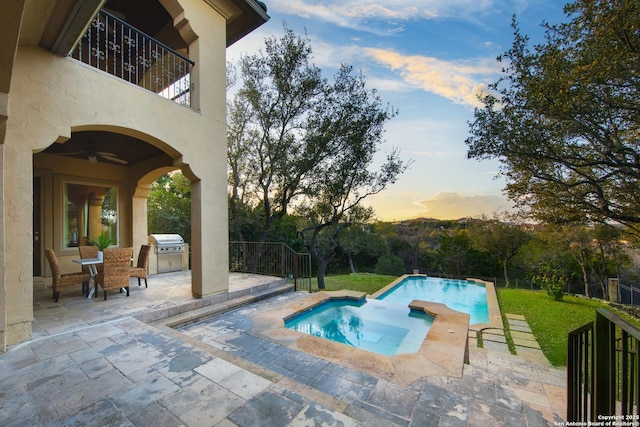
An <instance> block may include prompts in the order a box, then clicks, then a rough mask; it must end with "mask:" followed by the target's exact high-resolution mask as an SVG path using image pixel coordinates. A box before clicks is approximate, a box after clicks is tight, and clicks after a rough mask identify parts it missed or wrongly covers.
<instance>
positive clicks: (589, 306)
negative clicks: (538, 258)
mask: <svg viewBox="0 0 640 427" xmlns="http://www.w3.org/2000/svg"><path fill="white" fill-rule="evenodd" d="M497 292H498V301H499V302H500V310H501V311H502V314H503V315H504V314H507V313H509V314H521V315H523V316H524V317H525V319H527V322H528V323H529V326H531V330H532V331H533V334H534V335H535V337H536V340H537V341H538V344H540V347H541V348H542V351H543V352H544V354H545V356H546V357H547V359H549V362H551V364H553V365H555V366H564V365H566V363H567V334H568V333H569V332H571V331H573V330H574V329H576V328H578V327H580V326H582V325H584V324H587V323H589V322H593V320H594V319H595V311H596V309H597V308H600V307H608V305H606V304H604V303H602V302H600V301H597V300H589V299H586V298H578V297H573V296H567V295H565V296H564V299H563V300H562V301H553V300H552V299H551V298H549V297H548V296H547V294H546V292H543V291H528V290H522V289H504V288H501V289H498V290H497Z"/></svg>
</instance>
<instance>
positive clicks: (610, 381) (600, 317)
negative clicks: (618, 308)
mask: <svg viewBox="0 0 640 427" xmlns="http://www.w3.org/2000/svg"><path fill="white" fill-rule="evenodd" d="M639 341H640V330H638V329H637V328H636V327H634V326H633V325H631V324H629V323H628V322H627V321H625V320H624V319H622V318H620V317H619V316H617V315H615V314H614V313H612V312H610V311H609V310H605V309H601V308H600V309H598V310H597V311H596V319H595V321H594V322H593V323H590V324H587V325H584V326H582V327H581V328H578V329H576V330H575V331H572V332H570V333H569V341H568V359H567V420H568V421H575V422H587V423H588V422H589V421H592V422H601V421H602V420H603V419H605V417H607V416H616V418H615V419H616V420H622V421H625V422H636V421H640V411H639V405H638V403H639V393H640V358H639V357H638V349H639V348H640V347H639ZM612 425H613V424H612ZM630 425H632V424H630Z"/></svg>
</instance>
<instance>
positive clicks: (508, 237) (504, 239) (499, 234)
mask: <svg viewBox="0 0 640 427" xmlns="http://www.w3.org/2000/svg"><path fill="white" fill-rule="evenodd" d="M528 240H529V235H528V234H527V233H526V232H524V231H523V230H522V229H521V228H520V227H519V226H518V225H516V224H509V223H506V222H502V221H500V220H498V219H493V220H483V221H480V222H477V223H476V225H475V226H474V227H473V229H472V233H471V243H472V245H473V247H474V248H476V249H478V250H480V251H485V252H488V253H489V254H490V255H491V256H492V257H494V258H495V259H497V260H499V261H500V264H501V265H502V271H503V273H504V280H505V282H506V285H505V286H506V287H509V275H508V267H509V261H511V259H513V257H514V256H515V255H516V254H517V253H518V251H519V250H520V248H521V247H522V246H523V245H524V244H525V243H527V241H528Z"/></svg>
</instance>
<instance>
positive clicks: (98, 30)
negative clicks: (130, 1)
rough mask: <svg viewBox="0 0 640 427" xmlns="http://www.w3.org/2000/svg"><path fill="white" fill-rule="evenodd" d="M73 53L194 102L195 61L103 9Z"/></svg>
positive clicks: (140, 83) (145, 85) (173, 97)
mask: <svg viewBox="0 0 640 427" xmlns="http://www.w3.org/2000/svg"><path fill="white" fill-rule="evenodd" d="M71 57H73V58H75V59H77V60H78V61H81V62H83V63H85V64H88V65H90V66H92V67H95V68H98V69H100V70H102V71H105V72H107V73H109V74H112V75H114V76H117V77H119V78H121V79H123V80H126V81H128V82H130V83H133V84H135V85H138V86H141V87H143V88H145V89H147V90H150V91H152V92H154V93H156V94H158V95H160V96H162V97H164V98H167V99H171V100H173V101H175V102H177V103H178V104H181V105H185V106H187V107H189V106H190V105H191V95H190V91H191V78H190V76H191V74H190V73H191V68H192V67H193V66H194V65H195V62H193V61H191V60H190V59H189V58H187V57H185V56H183V55H181V54H180V53H178V52H176V51H174V50H173V49H171V48H170V47H168V46H166V45H165V44H163V43H161V42H160V41H158V40H156V39H154V38H153V37H151V36H149V35H147V34H145V33H143V32H142V31H140V30H138V29H136V28H134V27H132V26H131V25H129V24H127V23H126V22H125V21H123V20H121V19H119V18H118V17H116V16H114V15H112V14H110V13H109V12H107V11H105V10H101V11H100V12H99V13H98V15H97V16H96V18H95V19H94V20H93V22H92V23H91V25H90V26H89V29H88V30H87V32H86V33H85V35H84V37H83V38H82V39H81V41H80V43H79V44H78V46H77V47H76V48H75V49H74V51H73V52H72V53H71Z"/></svg>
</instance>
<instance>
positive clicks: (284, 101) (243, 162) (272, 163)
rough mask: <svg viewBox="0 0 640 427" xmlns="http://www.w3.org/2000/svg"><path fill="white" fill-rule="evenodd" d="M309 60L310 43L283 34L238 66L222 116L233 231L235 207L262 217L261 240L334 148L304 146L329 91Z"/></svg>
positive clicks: (236, 224) (259, 227) (260, 218)
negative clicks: (246, 208) (231, 95)
mask: <svg viewBox="0 0 640 427" xmlns="http://www.w3.org/2000/svg"><path fill="white" fill-rule="evenodd" d="M311 53H312V52H311V47H310V45H309V41H308V39H303V38H301V37H299V36H297V35H295V34H294V33H293V31H292V30H290V29H288V28H286V27H285V34H284V36H283V37H282V38H280V39H277V38H275V37H270V38H267V39H266V40H265V52H260V53H258V54H255V55H251V56H243V57H242V58H241V60H240V76H239V79H240V80H241V81H242V87H241V88H240V89H239V90H238V92H237V94H236V96H235V98H234V99H233V101H232V102H231V103H230V104H229V107H228V109H227V110H228V117H227V122H228V132H227V146H228V154H227V159H228V164H229V184H230V187H231V197H230V200H229V202H230V211H231V221H232V223H233V224H234V228H235V229H238V228H239V225H238V224H239V221H240V218H239V216H238V215H237V214H238V211H239V206H241V205H243V204H246V205H249V206H250V207H251V208H252V209H256V210H257V209H259V210H260V216H259V220H260V223H259V224H257V225H258V236H257V240H259V241H264V240H265V239H266V237H267V235H268V233H269V230H270V228H271V226H272V224H273V222H274V221H275V220H276V219H277V218H279V217H282V216H284V215H286V214H287V212H288V210H289V204H290V203H291V201H292V200H293V199H294V198H295V197H297V196H300V195H302V194H304V190H305V189H304V186H303V185H302V183H303V181H305V180H310V179H313V177H314V174H315V173H316V169H317V164H318V163H319V162H320V161H321V160H322V159H323V158H325V156H327V155H328V153H329V152H330V150H331V148H333V147H321V146H314V145H306V143H307V141H306V138H305V135H306V129H308V128H309V125H310V124H309V120H310V118H309V115H310V113H311V112H312V111H313V110H314V109H316V108H317V106H318V104H319V103H320V102H321V100H322V95H323V94H324V92H325V90H326V87H327V83H326V81H325V80H324V79H322V76H321V72H320V69H319V68H317V67H316V66H314V65H313V64H311V63H310V59H311ZM229 80H231V79H229ZM240 237H242V236H241V235H240Z"/></svg>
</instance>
